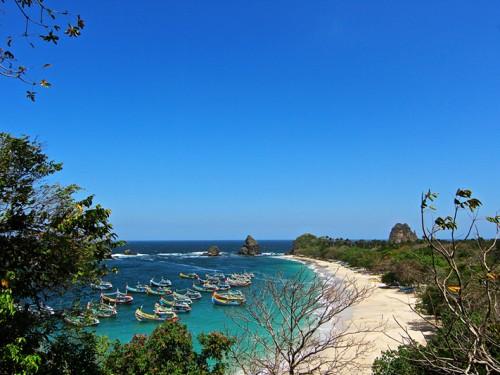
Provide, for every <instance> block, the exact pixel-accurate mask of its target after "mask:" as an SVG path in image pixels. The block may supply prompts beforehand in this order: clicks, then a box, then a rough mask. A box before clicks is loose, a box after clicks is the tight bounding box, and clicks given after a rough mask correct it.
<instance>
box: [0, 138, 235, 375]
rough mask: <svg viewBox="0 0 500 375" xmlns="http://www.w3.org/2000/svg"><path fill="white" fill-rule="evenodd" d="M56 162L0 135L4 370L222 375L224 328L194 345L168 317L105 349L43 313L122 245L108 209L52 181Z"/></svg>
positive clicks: (27, 142) (98, 271)
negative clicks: (53, 299) (51, 299)
mask: <svg viewBox="0 0 500 375" xmlns="http://www.w3.org/2000/svg"><path fill="white" fill-rule="evenodd" d="M61 168H62V165H61V164H60V163H56V162H53V161H51V160H49V159H48V157H47V156H46V155H45V154H44V153H43V150H42V147H41V145H40V144H39V143H37V142H36V141H32V140H31V139H29V138H28V137H21V138H16V137H12V136H10V135H9V134H5V133H0V248H1V252H0V281H1V282H0V364H1V365H0V374H9V375H11V374H33V373H38V374H123V373H134V374H181V373H182V374H222V373H223V371H224V369H225V362H224V359H225V353H226V352H227V350H228V347H229V346H230V345H231V343H232V341H231V340H230V339H228V338H226V337H225V336H223V335H221V334H218V333H212V334H209V335H203V336H200V342H201V344H202V347H203V349H202V352H201V353H196V352H195V351H194V349H193V347H192V340H191V336H190V335H189V333H188V332H187V329H186V327H184V326H183V325H180V324H164V325H162V326H159V327H158V328H157V329H156V330H155V331H154V332H153V334H152V335H151V336H150V337H142V336H141V337H136V338H134V340H133V341H132V342H131V343H130V344H127V345H124V346H121V345H118V344H116V345H114V346H113V347H110V346H109V345H108V344H107V343H106V341H105V340H102V339H101V338H98V337H96V336H94V335H92V334H90V333H86V332H83V331H80V330H78V329H69V328H68V327H65V329H64V330H63V331H62V330H61V329H60V328H61V325H62V324H63V323H62V312H61V311H56V314H54V315H48V314H47V313H46V312H44V310H43V305H44V303H45V301H46V300H47V299H48V297H50V296H54V295H56V294H63V293H65V292H67V291H69V290H71V291H72V292H73V293H74V294H75V295H77V296H78V295H79V293H78V292H79V290H81V288H82V287H83V286H86V285H88V284H89V283H90V282H93V281H94V282H96V281H97V280H98V279H99V278H100V277H101V276H102V275H103V274H104V273H106V272H107V270H106V268H105V267H104V266H103V263H102V260H104V259H106V258H107V257H108V256H109V254H111V250H112V249H113V248H114V247H115V246H117V245H119V244H120V243H118V242H116V241H115V239H116V236H115V234H114V233H113V229H112V226H111V224H110V223H109V221H108V219H109V215H110V211H109V210H107V209H105V208H103V207H101V206H100V205H94V204H93V197H92V196H90V197H81V198H79V199H78V198H77V196H78V194H79V188H78V187H77V186H76V185H69V186H62V185H59V184H49V183H48V181H49V180H48V178H49V177H52V175H54V174H55V173H56V172H58V171H60V170H61ZM209 363H210V364H209ZM129 368H131V369H132V370H129ZM174 369H177V370H175V371H174Z"/></svg>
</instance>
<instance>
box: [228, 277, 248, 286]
mask: <svg viewBox="0 0 500 375" xmlns="http://www.w3.org/2000/svg"><path fill="white" fill-rule="evenodd" d="M226 282H227V283H228V284H229V285H231V286H232V287H233V286H236V287H238V286H240V287H242V286H250V285H251V284H252V281H250V280H248V279H243V278H230V277H228V278H227V279H226Z"/></svg>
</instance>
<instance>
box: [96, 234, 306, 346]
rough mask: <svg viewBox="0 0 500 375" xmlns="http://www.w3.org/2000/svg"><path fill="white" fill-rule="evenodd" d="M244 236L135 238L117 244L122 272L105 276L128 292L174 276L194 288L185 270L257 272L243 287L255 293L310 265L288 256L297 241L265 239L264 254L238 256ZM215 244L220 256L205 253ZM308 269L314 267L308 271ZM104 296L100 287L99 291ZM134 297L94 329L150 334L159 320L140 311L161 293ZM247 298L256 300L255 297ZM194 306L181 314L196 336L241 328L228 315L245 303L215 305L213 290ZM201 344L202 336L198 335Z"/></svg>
mask: <svg viewBox="0 0 500 375" xmlns="http://www.w3.org/2000/svg"><path fill="white" fill-rule="evenodd" d="M242 244H243V241H130V242H128V243H127V245H126V246H125V247H123V248H121V249H117V250H116V251H115V253H114V255H113V259H110V260H107V261H106V262H107V265H108V266H109V267H110V268H113V267H116V268H117V269H118V273H117V274H110V275H108V276H107V277H106V278H105V280H106V281H110V282H111V283H112V284H113V290H112V291H115V290H116V289H117V288H119V289H120V291H125V285H126V284H127V283H128V284H129V285H130V286H135V285H136V284H137V282H140V283H143V284H149V280H150V279H151V278H153V277H154V278H155V280H159V279H160V278H161V277H164V278H167V279H169V280H171V281H172V283H173V286H172V288H173V289H176V288H177V289H183V288H187V287H191V285H192V280H186V279H181V278H179V272H183V273H189V272H195V273H197V274H199V275H200V276H201V277H204V275H205V273H212V272H223V273H225V274H230V273H233V272H244V271H246V272H253V273H254V274H255V278H254V280H253V283H252V285H251V286H250V287H246V288H239V289H240V290H241V291H243V292H244V293H246V294H247V295H249V294H250V293H249V292H250V290H252V291H256V292H257V293H258V291H259V288H261V287H262V283H263V280H264V279H265V278H269V277H274V276H276V275H277V274H278V273H280V274H282V275H283V277H293V275H295V274H296V273H297V272H299V271H300V270H301V269H303V268H304V267H305V266H304V265H303V264H302V263H299V262H295V261H291V260H289V259H284V258H283V257H282V256H283V255H284V254H285V253H286V252H288V251H289V250H290V249H291V246H292V241H265V240H263V241H259V244H260V246H261V252H262V254H261V255H259V256H255V257H244V256H240V255H237V252H238V250H239V248H240V247H241V245H242ZM210 245H217V246H218V247H219V249H220V250H221V255H220V256H218V257H207V256H203V255H202V254H203V252H205V251H206V250H207V249H208V247H209V246H210ZM125 249H130V250H131V251H132V252H134V253H136V255H125V254H124V251H125ZM306 272H311V273H312V272H313V271H312V270H309V269H308V270H307V271H306ZM93 294H94V296H91V297H94V300H98V298H99V292H97V291H96V292H95V293H93ZM132 295H133V297H134V302H133V303H132V304H131V305H119V307H118V316H117V317H116V318H110V319H101V323H100V324H99V325H98V326H97V327H95V328H93V329H94V330H95V332H96V333H97V334H99V335H104V336H108V337H109V338H110V339H111V340H119V341H121V342H128V341H130V339H131V338H132V337H133V336H134V335H135V334H149V333H151V332H152V331H153V330H154V328H155V327H156V325H157V324H158V323H156V322H138V321H137V320H136V319H135V316H134V312H135V310H136V308H138V307H140V306H143V308H144V311H145V312H152V311H153V306H154V304H155V302H156V301H157V300H158V297H157V296H148V295H146V294H139V293H135V294H132ZM247 303H252V301H251V298H250V299H249V300H248V302H247ZM192 307H193V308H192V311H191V312H189V313H179V314H178V315H179V318H180V322H182V323H184V324H186V325H187V327H188V329H189V331H190V332H191V334H192V335H193V337H196V336H197V335H198V334H200V333H202V332H205V333H207V332H211V331H224V332H228V333H229V334H237V333H238V327H237V326H236V325H235V324H234V323H233V322H232V321H231V319H229V318H228V316H227V314H226V312H227V309H244V308H245V307H235V306H215V305H213V304H212V302H211V296H210V294H209V293H203V298H202V299H201V300H199V301H197V302H193V305H192ZM195 343H196V340H195Z"/></svg>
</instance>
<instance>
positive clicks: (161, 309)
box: [154, 302, 178, 321]
mask: <svg viewBox="0 0 500 375" xmlns="http://www.w3.org/2000/svg"><path fill="white" fill-rule="evenodd" d="M154 311H155V314H156V315H161V316H163V315H165V316H166V320H170V321H177V320H178V317H177V314H176V313H175V311H174V310H172V308H170V307H165V306H162V305H160V304H159V303H158V302H157V303H155V310H154Z"/></svg>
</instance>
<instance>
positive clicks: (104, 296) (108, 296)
mask: <svg viewBox="0 0 500 375" xmlns="http://www.w3.org/2000/svg"><path fill="white" fill-rule="evenodd" d="M133 300H134V297H132V296H131V295H129V294H126V293H122V292H120V291H119V290H118V289H117V290H116V292H114V293H101V301H102V302H107V303H109V304H125V303H132V301H133Z"/></svg>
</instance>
